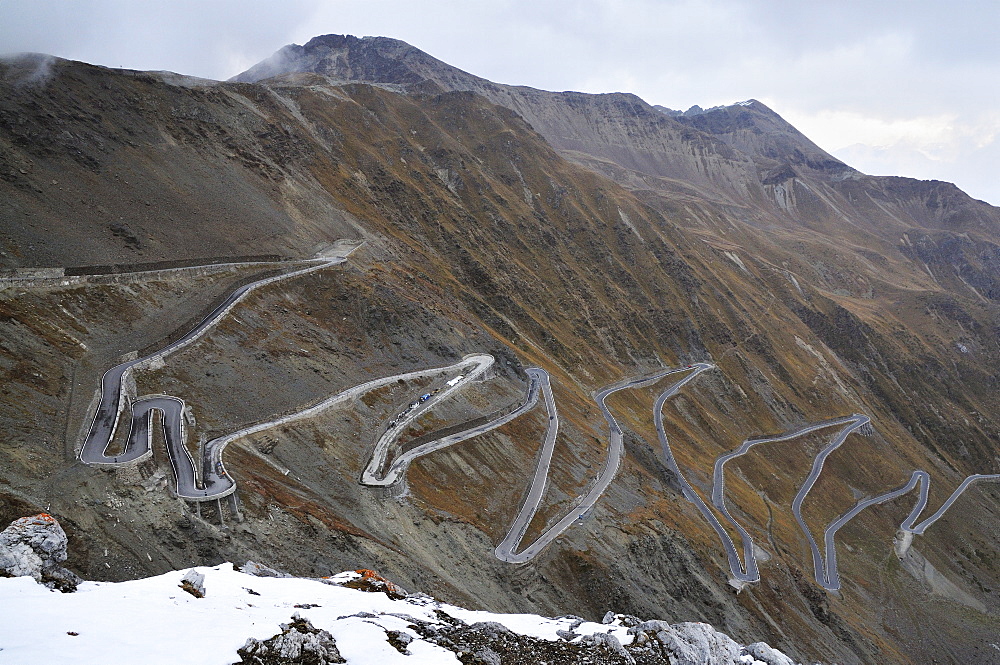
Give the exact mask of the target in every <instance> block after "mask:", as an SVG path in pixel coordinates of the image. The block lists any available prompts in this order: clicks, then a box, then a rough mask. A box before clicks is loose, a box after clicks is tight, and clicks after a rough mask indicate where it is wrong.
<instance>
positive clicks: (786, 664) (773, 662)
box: [745, 642, 795, 665]
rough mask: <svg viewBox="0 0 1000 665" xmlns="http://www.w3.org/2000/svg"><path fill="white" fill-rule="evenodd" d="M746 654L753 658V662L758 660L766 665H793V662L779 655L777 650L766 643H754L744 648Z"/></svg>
mask: <svg viewBox="0 0 1000 665" xmlns="http://www.w3.org/2000/svg"><path fill="white" fill-rule="evenodd" d="M745 651H746V652H747V654H749V655H751V656H753V658H754V660H759V661H760V662H762V663H767V665H795V661H793V660H792V659H791V658H789V657H788V656H786V655H785V654H783V653H781V652H780V651H778V650H777V649H772V648H771V646H770V645H769V644H768V643H767V642H754V643H753V644H749V645H747V646H746V648H745Z"/></svg>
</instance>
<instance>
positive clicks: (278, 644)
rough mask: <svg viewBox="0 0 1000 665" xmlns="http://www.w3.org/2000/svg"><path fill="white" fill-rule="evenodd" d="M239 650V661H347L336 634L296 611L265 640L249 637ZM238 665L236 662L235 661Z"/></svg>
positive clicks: (268, 664)
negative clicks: (289, 620)
mask: <svg viewBox="0 0 1000 665" xmlns="http://www.w3.org/2000/svg"><path fill="white" fill-rule="evenodd" d="M237 653H238V654H239V655H240V665H329V664H331V663H346V662H347V661H346V660H344V658H343V657H342V656H341V655H340V651H339V650H338V649H337V642H336V641H335V640H334V639H333V635H331V634H330V633H329V632H327V631H325V630H319V629H317V628H315V627H314V626H313V625H312V623H310V622H309V620H308V619H303V618H302V617H300V616H299V615H298V613H296V614H295V615H294V616H292V621H291V623H283V624H281V632H280V633H278V634H277V635H275V636H274V637H271V638H268V639H266V640H258V639H254V638H252V637H251V638H250V639H248V640H247V642H246V644H244V645H243V647H242V648H241V649H239V651H237ZM234 665H235V664H234Z"/></svg>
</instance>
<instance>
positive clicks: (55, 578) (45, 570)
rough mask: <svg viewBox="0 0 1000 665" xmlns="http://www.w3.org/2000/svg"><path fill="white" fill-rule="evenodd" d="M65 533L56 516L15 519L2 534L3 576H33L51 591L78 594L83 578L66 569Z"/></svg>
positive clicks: (0, 566)
mask: <svg viewBox="0 0 1000 665" xmlns="http://www.w3.org/2000/svg"><path fill="white" fill-rule="evenodd" d="M65 560H66V532H64V531H63V530H62V527H61V526H59V522H57V521H56V520H55V518H54V517H52V516H51V515H48V514H46V513H39V514H38V515H34V516H32V517H22V518H21V519H19V520H15V521H14V522H13V523H12V524H11V525H10V526H9V527H7V528H6V529H4V531H3V533H0V573H3V574H5V575H7V576H9V577H20V576H22V575H30V576H31V577H33V578H35V580H36V581H38V582H41V583H42V584H44V585H45V586H47V587H49V588H50V589H59V590H60V591H64V592H68V591H75V590H76V586H77V584H79V583H80V581H81V580H80V578H79V577H77V576H76V575H74V574H73V573H72V572H70V571H68V570H66V569H65V568H63V567H62V566H61V565H60V564H62V562H63V561H65Z"/></svg>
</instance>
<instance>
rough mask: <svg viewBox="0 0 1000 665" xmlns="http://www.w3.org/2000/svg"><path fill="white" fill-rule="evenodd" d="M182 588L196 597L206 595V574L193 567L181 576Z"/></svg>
mask: <svg viewBox="0 0 1000 665" xmlns="http://www.w3.org/2000/svg"><path fill="white" fill-rule="evenodd" d="M178 586H180V588H182V589H184V590H185V591H187V592H188V593H189V594H191V595H192V596H194V597H195V598H204V597H205V575H204V574H202V573H199V572H198V571H197V570H195V569H194V568H192V569H191V570H189V571H187V572H186V573H185V574H184V577H183V578H181V583H180V584H179V585H178Z"/></svg>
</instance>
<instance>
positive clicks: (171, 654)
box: [0, 563, 755, 665]
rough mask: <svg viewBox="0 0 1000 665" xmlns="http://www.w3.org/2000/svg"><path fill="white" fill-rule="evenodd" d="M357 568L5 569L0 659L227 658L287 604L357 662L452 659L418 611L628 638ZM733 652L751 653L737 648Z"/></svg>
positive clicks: (576, 635) (208, 663)
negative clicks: (367, 586) (381, 581)
mask: <svg viewBox="0 0 1000 665" xmlns="http://www.w3.org/2000/svg"><path fill="white" fill-rule="evenodd" d="M362 572H364V571H362ZM198 576H204V583H203V584H204V597H202V598H198V597H196V596H195V595H193V594H192V593H190V592H186V591H185V590H184V589H183V588H182V582H183V580H184V579H185V578H188V579H190V578H191V577H198ZM362 577H363V576H362V575H359V574H358V573H356V572H346V573H340V574H339V575H335V576H333V577H330V578H322V579H305V578H289V577H285V578H282V577H256V576H254V575H250V574H247V573H243V572H239V571H237V570H236V569H235V568H234V567H233V565H232V564H229V563H227V564H222V565H219V566H215V567H198V568H193V569H190V570H187V571H174V572H170V573H166V574H164V575H159V576H156V577H150V578H147V579H141V580H133V581H129V582H118V583H112V582H83V583H82V584H80V586H79V588H78V591H77V592H76V593H59V592H56V591H51V590H49V589H47V588H46V587H44V586H42V585H40V584H38V583H36V582H35V581H34V580H33V579H32V578H30V577H17V578H4V579H0V607H2V608H4V609H2V610H0V665H15V664H18V665H21V664H25V663H31V664H32V665H46V664H49V663H51V664H57V663H58V664H59V665H69V664H75V665H107V663H143V665H161V664H162V665H176V663H199V664H202V665H230V664H231V663H233V662H238V661H239V656H238V655H237V653H236V651H237V649H239V648H240V647H242V646H243V645H244V643H245V642H246V640H247V638H249V637H254V638H257V639H259V640H266V639H268V638H270V637H272V636H274V635H275V634H276V633H278V632H279V631H280V624H282V623H288V622H289V621H290V620H291V619H292V617H293V615H296V614H298V615H299V616H301V617H302V618H304V619H307V620H308V621H310V622H311V623H312V625H313V626H315V627H316V628H318V629H323V630H326V631H329V633H330V634H331V635H333V637H334V639H335V640H336V645H337V648H338V649H339V651H340V653H341V655H342V656H343V657H344V658H346V659H347V662H348V663H354V664H359V665H368V664H377V665H393V664H395V663H399V664H401V665H402V664H405V665H444V664H447V663H456V664H457V663H459V662H460V661H459V660H458V658H457V657H456V655H455V653H453V652H452V651H449V650H448V649H446V648H444V647H442V646H439V645H438V644H434V643H433V642H431V641H428V640H426V639H423V638H422V637H421V635H420V634H418V633H417V632H416V631H415V630H413V628H411V627H410V626H411V625H413V624H414V623H420V622H424V623H426V624H433V625H436V626H441V627H446V626H447V625H448V624H449V623H453V620H451V619H450V618H449V617H453V618H454V619H458V620H460V621H463V622H465V623H467V624H474V623H477V622H496V623H499V624H502V625H503V626H506V627H507V628H508V629H510V630H511V631H513V632H515V633H519V634H521V635H525V636H530V637H534V638H538V639H540V640H546V641H551V642H557V641H559V640H565V639H571V640H572V641H573V642H579V641H581V640H584V639H586V638H587V636H591V635H596V634H605V635H606V634H611V635H613V636H614V637H616V638H617V639H618V641H619V642H620V643H621V644H623V645H628V644H631V643H632V641H633V640H634V639H635V636H634V634H630V633H629V629H628V625H632V624H634V622H635V619H634V617H632V618H629V617H624V616H621V615H610V613H609V616H608V617H606V618H605V621H606V622H607V623H595V622H589V621H583V620H582V619H580V618H579V617H573V616H566V617H559V618H546V617H541V616H537V615H533V614H496V613H493V612H484V611H474V610H466V609H463V608H460V607H455V606H453V605H448V604H446V603H441V602H438V601H436V600H434V599H433V598H431V597H430V596H426V595H423V594H412V595H409V596H407V597H405V598H402V599H397V600H394V599H392V598H390V597H389V596H387V595H386V594H385V593H379V592H365V591H361V590H357V589H352V588H346V587H343V586H341V585H342V584H347V583H356V582H358V581H359V580H361V579H362ZM628 619H631V622H630V621H629V620H628ZM389 631H393V632H394V637H395V639H396V646H394V645H393V644H391V643H390V641H389V637H390V636H389V634H388V633H389ZM560 633H563V634H562V635H561V636H560ZM398 634H403V635H407V636H409V637H410V638H411V641H409V643H407V644H406V648H405V651H406V653H401V652H400V650H399V647H398V642H399V639H398V637H399V636H398ZM727 639H728V638H727ZM404 642H405V639H404ZM744 653H746V651H744ZM739 662H741V663H748V664H750V665H753V664H754V663H755V661H754V659H753V658H751V657H749V656H745V655H744V656H742V657H741V658H740V661H739Z"/></svg>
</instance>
